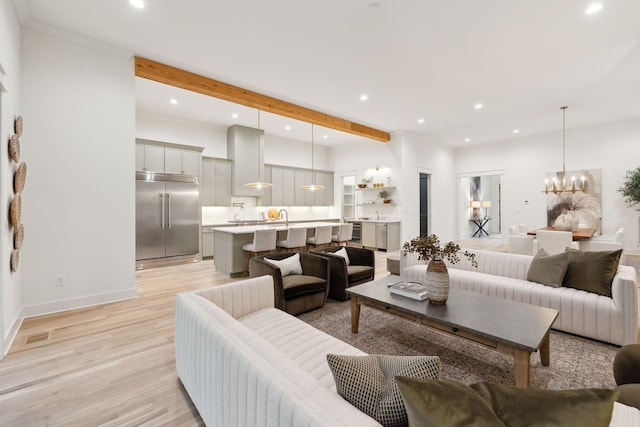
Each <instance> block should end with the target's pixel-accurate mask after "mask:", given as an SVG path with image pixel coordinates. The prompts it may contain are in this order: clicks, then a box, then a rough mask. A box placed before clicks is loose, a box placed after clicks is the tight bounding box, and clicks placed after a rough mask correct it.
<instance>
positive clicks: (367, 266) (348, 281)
mask: <svg viewBox="0 0 640 427" xmlns="http://www.w3.org/2000/svg"><path fill="white" fill-rule="evenodd" d="M342 248H344V249H345V250H346V251H347V255H348V256H349V265H347V262H346V260H345V259H344V258H343V257H341V256H340V255H335V254H334V252H336V251H339V250H340V249H342ZM311 252H312V253H314V254H319V255H322V256H324V257H326V258H327V259H328V260H329V298H331V299H336V300H340V301H344V300H346V299H347V298H348V297H347V293H346V289H347V288H350V287H351V286H355V285H359V284H360V283H364V282H368V281H370V280H373V279H374V277H375V272H376V259H375V254H374V252H373V251H372V250H371V249H365V248H356V247H351V246H329V247H326V248H319V249H315V250H313V251H311Z"/></svg>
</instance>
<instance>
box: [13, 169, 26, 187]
mask: <svg viewBox="0 0 640 427" xmlns="http://www.w3.org/2000/svg"><path fill="white" fill-rule="evenodd" d="M26 179H27V164H26V163H25V162H22V163H20V165H19V166H18V169H17V170H16V173H15V175H13V192H14V193H22V190H23V189H24V183H25V181H26Z"/></svg>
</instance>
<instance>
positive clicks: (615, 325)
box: [400, 250, 638, 345]
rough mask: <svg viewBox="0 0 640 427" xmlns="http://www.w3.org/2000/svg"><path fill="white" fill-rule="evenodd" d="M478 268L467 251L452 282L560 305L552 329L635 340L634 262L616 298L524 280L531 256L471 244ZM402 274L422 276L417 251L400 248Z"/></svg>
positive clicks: (620, 276) (623, 269) (621, 269)
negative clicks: (477, 247) (474, 265)
mask: <svg viewBox="0 0 640 427" xmlns="http://www.w3.org/2000/svg"><path fill="white" fill-rule="evenodd" d="M471 252H474V253H476V260H477V261H478V268H477V269H476V268H474V267H473V266H472V265H471V262H470V261H469V260H467V258H466V257H464V256H461V257H460V263H458V264H456V265H454V266H449V278H450V283H451V286H452V287H454V288H457V289H463V290H468V291H473V292H478V293H482V294H485V295H489V296H494V297H498V298H505V299H511V300H514V301H520V302H525V303H528V304H534V305H538V306H542V307H549V308H553V309H556V310H558V318H557V319H556V321H555V323H554V324H553V328H554V329H558V330H560V331H565V332H570V333H572V334H577V335H581V336H584V337H588V338H594V339H597V340H600V341H605V342H609V343H612V344H617V345H624V344H630V343H635V342H636V340H637V334H638V291H637V277H636V271H635V270H634V269H633V267H628V266H624V265H619V266H618V272H617V273H616V275H615V277H614V279H613V284H612V298H609V297H606V296H602V295H597V294H594V293H590V292H586V291H582V290H577V289H574V288H568V287H559V288H553V287H550V286H545V285H541V284H539V283H534V282H528V281H527V280H526V277H527V271H528V269H529V265H530V264H531V260H532V259H533V256H528V255H518V254H509V253H501V252H490V251H480V250H473V251H471ZM400 272H401V273H400V274H401V275H403V276H405V277H408V278H410V279H411V280H424V279H425V277H426V265H425V262H424V261H418V255H417V254H416V253H407V254H406V256H404V252H401V254H400Z"/></svg>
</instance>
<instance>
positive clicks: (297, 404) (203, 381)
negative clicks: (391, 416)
mask: <svg viewBox="0 0 640 427" xmlns="http://www.w3.org/2000/svg"><path fill="white" fill-rule="evenodd" d="M273 305H274V297H273V282H272V278H271V276H261V277H257V278H253V279H248V280H244V281H241V282H234V283H230V284H228V285H221V286H217V287H214V288H209V289H205V290H201V291H196V292H189V293H181V294H178V295H177V297H176V304H175V308H176V312H175V337H176V340H175V346H176V369H177V372H178V376H179V377H180V380H181V381H182V384H183V385H184V387H185V389H186V390H187V392H188V394H189V396H190V397H191V400H192V401H193V403H194V404H195V406H196V408H197V409H198V412H199V413H200V416H201V417H202V419H203V421H204V423H205V424H206V425H207V426H210V427H211V426H219V427H223V426H224V427H253V426H265V427H272V426H273V427H275V426H291V427H305V426H358V427H361V426H362V427H366V426H380V424H378V423H377V422H376V421H375V420H374V419H372V418H370V417H369V416H367V415H365V414H364V413H362V412H360V411H359V410H358V409H356V408H355V407H354V406H352V405H351V404H349V403H347V401H345V400H344V399H343V398H342V397H340V396H339V395H338V394H337V393H336V391H335V382H334V380H333V375H332V374H331V371H330V369H329V367H328V364H327V362H326V354H327V353H333V354H348V355H364V354H365V353H363V352H361V351H360V350H358V349H356V348H354V347H352V346H350V345H348V344H346V343H344V342H342V341H340V340H338V339H336V338H334V337H331V336H329V335H327V334H325V333H324V332H321V331H319V330H317V329H315V328H313V327H312V326H310V325H308V324H306V323H304V322H302V321H301V320H299V319H297V318H295V317H293V316H291V315H289V314H287V313H285V312H283V311H280V310H278V309H275V308H274V307H273ZM345 327H348V325H345ZM639 424H640V411H639V410H638V409H636V408H632V407H629V406H625V405H622V404H619V403H617V402H616V403H615V405H614V410H613V416H612V420H611V423H610V426H612V427H631V426H637V425H639Z"/></svg>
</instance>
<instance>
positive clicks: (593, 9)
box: [584, 3, 602, 15]
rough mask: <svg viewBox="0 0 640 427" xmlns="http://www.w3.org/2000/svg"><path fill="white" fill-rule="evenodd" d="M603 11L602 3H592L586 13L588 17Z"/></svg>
mask: <svg viewBox="0 0 640 427" xmlns="http://www.w3.org/2000/svg"><path fill="white" fill-rule="evenodd" d="M601 9H602V3H591V4H590V5H589V7H588V8H587V10H585V11H584V13H585V14H587V15H593V14H594V13H598V12H600V10H601Z"/></svg>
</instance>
